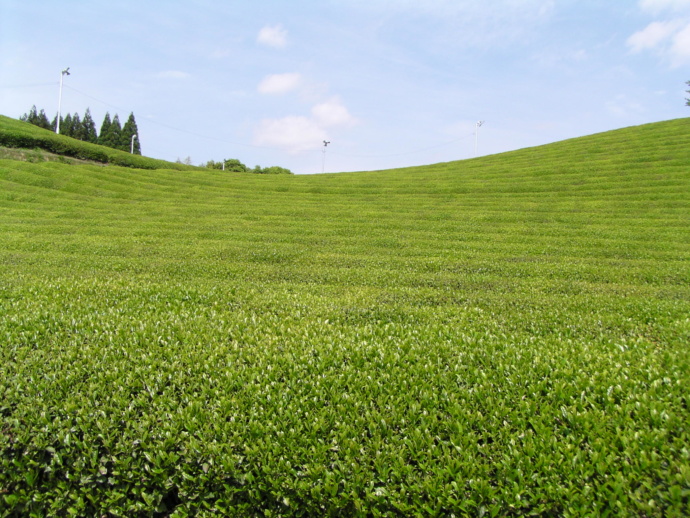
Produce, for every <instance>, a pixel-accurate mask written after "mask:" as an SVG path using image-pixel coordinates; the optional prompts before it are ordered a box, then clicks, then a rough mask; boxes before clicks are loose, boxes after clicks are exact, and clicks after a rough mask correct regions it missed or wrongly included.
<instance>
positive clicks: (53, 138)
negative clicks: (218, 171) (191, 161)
mask: <svg viewBox="0 0 690 518" xmlns="http://www.w3.org/2000/svg"><path fill="white" fill-rule="evenodd" d="M0 146H2V147H5V148H11V149H16V148H18V149H24V150H33V151H35V152H34V153H30V154H28V156H27V155H26V154H23V155H21V157H22V158H28V159H29V161H44V160H46V159H47V158H46V157H45V155H44V154H43V153H41V151H47V152H49V153H50V154H51V155H57V156H59V157H62V159H63V160H62V161H63V162H69V160H70V159H71V158H76V159H79V160H88V161H92V162H95V163H102V164H110V165H118V166H122V167H133V168H137V169H177V170H182V171H189V170H191V169H193V167H191V166H188V165H183V164H178V163H173V162H166V161H165V160H157V159H154V158H147V157H144V156H140V155H132V154H130V153H127V152H125V151H120V150H117V149H113V148H110V147H107V146H99V145H97V144H91V143H89V142H82V141H81V140H77V139H74V138H71V137H65V136H63V135H56V134H55V133H53V132H52V131H48V130H45V129H43V128H39V127H37V126H34V125H32V124H29V123H26V122H21V121H18V120H16V119H11V118H9V117H5V116H4V115H0ZM0 157H2V155H1V154H0ZM49 158H53V157H49Z"/></svg>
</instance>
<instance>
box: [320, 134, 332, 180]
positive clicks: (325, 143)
mask: <svg viewBox="0 0 690 518" xmlns="http://www.w3.org/2000/svg"><path fill="white" fill-rule="evenodd" d="M330 143H331V141H330V140H324V141H323V162H322V163H321V172H322V173H324V172H325V171H326V148H327V147H328V144H330Z"/></svg>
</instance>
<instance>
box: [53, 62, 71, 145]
mask: <svg viewBox="0 0 690 518" xmlns="http://www.w3.org/2000/svg"><path fill="white" fill-rule="evenodd" d="M68 75H69V67H67V68H66V69H64V70H63V71H62V73H61V74H60V97H59V98H58V114H57V124H56V125H55V133H57V134H59V133H60V109H61V108H62V79H63V78H64V77H65V76H68Z"/></svg>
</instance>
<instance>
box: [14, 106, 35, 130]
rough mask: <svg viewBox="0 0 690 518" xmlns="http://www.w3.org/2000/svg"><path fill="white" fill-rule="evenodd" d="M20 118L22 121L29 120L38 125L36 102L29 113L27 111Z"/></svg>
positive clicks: (30, 122)
mask: <svg viewBox="0 0 690 518" xmlns="http://www.w3.org/2000/svg"><path fill="white" fill-rule="evenodd" d="M19 120H20V121H22V122H28V123H29V124H34V125H38V124H37V122H38V110H37V109H36V105H35V104H34V105H33V106H32V107H31V109H30V110H29V113H25V114H24V115H22V116H21V117H19Z"/></svg>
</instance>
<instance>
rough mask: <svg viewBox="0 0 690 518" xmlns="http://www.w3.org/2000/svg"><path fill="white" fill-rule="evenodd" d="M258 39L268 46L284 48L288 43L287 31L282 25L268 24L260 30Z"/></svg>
mask: <svg viewBox="0 0 690 518" xmlns="http://www.w3.org/2000/svg"><path fill="white" fill-rule="evenodd" d="M256 41H258V42H259V43H261V44H262V45H266V46H268V47H273V48H276V49H282V48H283V47H285V46H286V45H287V31H286V30H285V29H284V28H283V26H282V25H267V26H266V27H264V28H263V29H261V30H260V31H259V35H258V36H257V38H256Z"/></svg>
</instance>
